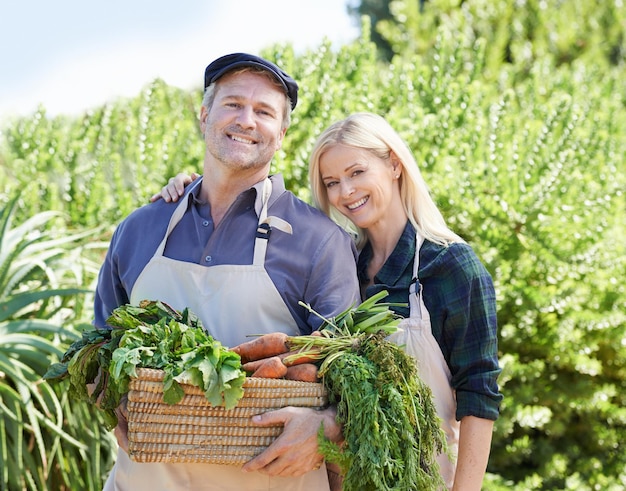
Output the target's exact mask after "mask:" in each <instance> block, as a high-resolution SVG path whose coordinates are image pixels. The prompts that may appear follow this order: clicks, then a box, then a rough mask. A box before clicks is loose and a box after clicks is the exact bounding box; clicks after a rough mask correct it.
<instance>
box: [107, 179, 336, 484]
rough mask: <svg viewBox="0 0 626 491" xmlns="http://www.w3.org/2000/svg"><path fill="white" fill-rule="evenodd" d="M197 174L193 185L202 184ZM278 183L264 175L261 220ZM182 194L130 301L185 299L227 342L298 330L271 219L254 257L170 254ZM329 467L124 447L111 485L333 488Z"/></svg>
mask: <svg viewBox="0 0 626 491" xmlns="http://www.w3.org/2000/svg"><path fill="white" fill-rule="evenodd" d="M200 182H201V179H198V180H197V182H196V183H194V184H193V185H192V186H196V185H199V183H200ZM271 188H272V184H271V181H270V180H269V179H266V180H265V184H264V187H263V196H262V209H261V212H260V216H259V225H261V224H262V223H268V220H267V202H268V199H269V196H270V194H271ZM187 204H188V200H186V199H184V200H181V203H180V204H179V205H178V207H177V208H176V210H175V212H174V214H173V215H172V218H171V219H170V223H169V226H168V228H167V232H166V233H165V236H164V237H163V240H162V241H161V244H160V245H159V247H158V249H157V250H156V252H155V253H154V256H153V257H152V259H151V260H150V261H149V262H148V264H147V265H146V267H145V268H144V270H143V271H142V272H141V274H140V275H139V278H138V279H137V281H136V283H135V285H134V287H133V289H132V292H131V296H130V302H131V304H133V305H138V304H139V301H141V300H144V299H148V300H161V301H164V302H166V303H167V304H169V305H171V306H172V307H174V308H175V309H177V310H182V309H184V308H185V307H189V309H190V310H191V311H192V312H194V313H195V314H197V315H198V317H200V319H201V320H202V323H203V325H204V327H205V328H206V329H207V331H208V332H209V334H211V336H213V337H214V338H215V339H216V340H218V341H220V342H221V343H222V344H223V345H224V346H228V347H231V346H236V345H238V344H240V343H243V342H245V341H249V338H246V335H247V334H265V333H270V332H277V331H282V332H285V333H287V334H289V335H295V334H298V332H297V327H296V325H295V321H294V320H293V317H292V315H291V313H290V312H289V309H288V308H287V306H286V305H285V303H284V302H283V300H282V298H281V296H280V294H279V293H278V291H277V290H276V287H275V286H274V283H273V282H272V280H271V279H270V277H269V275H268V274H267V271H266V270H265V267H264V262H265V251H266V249H267V242H268V237H269V234H268V233H267V232H268V227H261V226H259V229H258V231H257V238H256V240H255V246H254V261H253V264H251V265H218V266H211V267H205V266H201V265H199V264H195V263H188V262H184V261H177V260H174V259H170V258H167V257H165V256H164V255H163V252H164V250H165V243H166V241H167V238H168V236H169V234H170V233H171V231H172V230H173V229H174V227H175V226H176V224H177V223H178V222H179V221H180V219H181V218H182V216H183V215H184V213H185V211H186V210H187ZM328 489H329V487H328V478H327V475H326V467H325V466H324V465H323V466H322V467H321V468H320V469H319V470H316V471H311V472H308V473H307V474H305V475H304V476H301V477H295V478H291V477H290V478H286V477H269V476H266V475H264V474H261V473H259V472H252V473H245V472H242V471H241V468H240V467H239V466H234V465H212V464H185V463H175V464H163V463H136V462H133V461H132V460H130V458H129V456H128V454H127V453H126V452H124V450H122V449H121V448H120V449H119V451H118V454H117V461H116V463H115V466H114V467H113V470H112V471H111V474H110V476H109V478H108V480H107V482H106V484H105V486H104V491H143V490H145V491H160V490H162V491H175V490H181V491H196V490H215V491H217V490H220V491H224V490H233V491H242V490H247V491H250V490H254V491H256V490H259V491H260V490H281V491H283V490H288V491H308V490H316V491H317V490H328Z"/></svg>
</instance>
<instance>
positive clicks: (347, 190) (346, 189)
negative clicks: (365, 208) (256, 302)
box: [341, 181, 354, 196]
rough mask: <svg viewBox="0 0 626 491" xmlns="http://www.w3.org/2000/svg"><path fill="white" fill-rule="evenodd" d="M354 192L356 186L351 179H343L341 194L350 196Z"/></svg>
mask: <svg viewBox="0 0 626 491" xmlns="http://www.w3.org/2000/svg"><path fill="white" fill-rule="evenodd" d="M352 193H354V186H353V185H352V183H351V182H350V181H342V182H341V194H342V195H343V196H350V195H351V194H352Z"/></svg>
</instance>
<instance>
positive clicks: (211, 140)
mask: <svg viewBox="0 0 626 491" xmlns="http://www.w3.org/2000/svg"><path fill="white" fill-rule="evenodd" d="M217 84H218V85H217V86H216V91H215V98H214V100H213V104H212V105H211V108H210V109H209V110H208V111H207V110H206V109H205V108H202V112H201V114H200V128H201V130H202V132H203V133H204V139H205V143H206V149H207V153H208V154H209V155H210V156H211V157H212V158H213V159H215V160H217V161H218V162H219V163H220V164H221V165H223V166H225V167H228V168H229V169H231V170H244V169H247V170H253V169H254V170H258V169H261V168H263V167H266V166H267V168H268V170H269V163H270V161H271V160H272V157H273V156H274V153H276V151H277V150H278V149H279V148H280V146H281V145H282V141H283V137H284V136H285V132H286V129H283V128H282V127H281V123H282V121H283V110H284V108H285V94H284V93H283V92H282V91H281V90H280V88H278V87H277V86H276V85H274V84H273V83H272V82H271V81H270V80H269V79H267V78H266V77H264V76H263V75H260V74H255V73H250V72H244V73H234V74H226V75H224V76H223V77H222V78H220V80H219V81H218V82H217Z"/></svg>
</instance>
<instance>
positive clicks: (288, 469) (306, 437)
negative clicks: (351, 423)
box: [242, 407, 342, 477]
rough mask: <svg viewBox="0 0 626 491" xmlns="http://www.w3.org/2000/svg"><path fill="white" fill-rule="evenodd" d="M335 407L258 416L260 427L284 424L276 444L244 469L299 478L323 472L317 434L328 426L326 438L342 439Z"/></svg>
mask: <svg viewBox="0 0 626 491" xmlns="http://www.w3.org/2000/svg"><path fill="white" fill-rule="evenodd" d="M336 415H337V411H336V409H335V408H334V407H329V408H327V409H324V410H321V411H319V410H315V409H310V408H300V407H286V408H282V409H278V410H276V411H269V412H267V413H265V414H261V415H258V416H254V417H253V418H252V422H253V423H254V424H257V425H259V426H270V425H276V424H282V425H284V429H283V432H282V433H281V434H280V436H279V437H278V438H277V439H276V440H274V442H273V443H272V444H271V445H270V446H269V447H267V449H265V451H264V452H263V453H262V454H260V455H257V456H256V457H255V458H254V459H252V460H250V461H249V462H247V463H246V464H245V465H244V466H243V468H242V470H244V471H246V472H254V471H258V472H261V473H262V474H266V475H269V476H282V477H297V476H301V475H303V474H306V473H307V472H310V471H312V470H316V469H319V468H320V466H321V465H322V463H323V461H324V459H323V457H322V456H321V455H320V453H319V451H318V445H317V433H318V431H319V429H320V426H321V425H322V424H323V425H324V435H325V436H326V438H328V439H330V440H331V441H334V442H340V441H341V440H342V433H341V427H340V426H339V425H338V424H337V422H336V421H335V417H336Z"/></svg>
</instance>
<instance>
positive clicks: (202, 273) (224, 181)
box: [95, 53, 359, 491]
mask: <svg viewBox="0 0 626 491" xmlns="http://www.w3.org/2000/svg"><path fill="white" fill-rule="evenodd" d="M297 97H298V86H297V84H296V82H295V81H294V80H293V79H292V78H291V77H290V76H289V75H287V74H286V73H285V72H284V71H282V70H281V69H280V68H279V67H277V66H276V65H274V64H273V63H270V62H269V61H267V60H264V59H262V58H259V57H256V56H253V55H249V54H246V53H234V54H230V55H226V56H223V57H221V58H218V59H217V60H215V61H214V62H212V63H211V64H210V65H209V66H208V67H207V68H206V71H205V95H204V100H203V104H202V108H201V111H200V129H201V131H202V134H203V136H204V142H205V146H206V150H205V156H204V172H203V178H202V179H198V180H197V181H195V182H194V184H193V185H192V186H189V188H188V189H187V191H186V194H185V195H184V196H183V198H181V200H180V201H179V202H170V203H168V202H166V201H164V200H160V201H158V202H157V203H154V204H150V205H147V206H144V207H142V208H140V209H138V210H136V211H135V212H133V213H132V214H131V215H130V216H129V217H128V218H126V219H125V220H124V221H123V222H122V223H121V224H120V225H119V226H118V228H117V230H116V231H115V234H114V236H113V238H112V240H111V245H110V248H109V251H108V253H107V256H106V259H105V262H104V264H103V266H102V269H101V271H100V275H99V280H98V287H97V290H96V297H95V325H96V326H97V327H104V326H105V322H106V319H107V318H108V316H109V315H110V314H111V312H112V311H113V309H115V308H116V307H118V306H120V305H123V304H126V303H132V304H137V303H138V302H139V301H140V300H143V299H152V300H162V301H165V302H166V303H168V304H170V305H171V306H173V307H174V308H177V309H181V310H182V309H183V308H185V307H189V308H190V309H191V310H192V311H193V312H195V313H196V314H198V315H199V317H200V318H201V319H202V321H203V324H204V326H205V327H206V328H207V330H208V331H209V333H210V334H211V335H212V336H213V337H215V338H216V339H217V340H219V341H221V342H222V344H224V345H226V346H231V347H233V346H236V345H238V344H241V343H243V342H245V341H247V340H249V338H246V336H247V335H249V334H264V333H270V332H275V331H282V332H285V333H287V334H290V335H297V334H310V333H311V332H312V331H314V330H316V329H317V328H318V327H319V325H320V323H321V321H320V319H319V318H318V317H317V316H316V315H314V314H311V313H310V312H309V311H308V310H307V309H305V308H303V307H301V306H300V305H299V302H300V301H302V302H304V303H306V304H309V305H310V306H311V307H312V308H313V310H315V311H316V312H318V313H320V314H322V315H324V316H332V315H335V314H337V313H339V312H340V311H342V310H345V309H346V308H348V307H349V306H350V305H352V304H355V303H358V302H359V289H358V283H357V276H356V268H355V257H356V251H355V249H354V246H353V242H352V241H351V239H350V237H349V236H348V235H347V234H346V233H345V232H344V231H342V230H341V229H340V228H339V227H338V226H337V225H335V224H334V223H333V222H332V221H330V220H329V219H328V218H327V217H326V216H324V215H323V214H322V213H321V212H319V211H317V210H315V209H314V208H312V207H310V206H309V205H307V204H306V203H304V202H302V201H300V200H298V199H297V198H296V197H295V196H294V195H293V194H292V193H290V192H288V191H286V190H285V187H284V183H283V180H282V178H281V177H280V176H279V175H275V176H269V170H270V163H271V160H272V158H273V156H274V154H275V152H276V151H277V150H278V149H279V148H280V147H281V144H282V141H283V138H284V136H285V133H286V131H287V128H288V126H289V122H290V113H291V111H292V110H293V109H294V108H295V106H296V104H297ZM334 416H335V413H334V410H333V409H332V408H330V409H327V410H324V411H314V410H310V409H304V408H293V407H291V408H284V409H281V410H278V411H275V412H272V413H266V414H265V415H263V416H261V417H259V418H255V422H256V423H258V424H260V425H264V424H265V425H267V424H275V423H276V422H279V423H282V424H284V430H283V433H282V434H281V436H280V437H279V438H278V439H277V440H276V441H275V442H274V443H273V444H272V445H271V446H270V447H268V449H266V451H265V452H263V453H262V454H261V455H259V456H257V457H256V458H254V459H253V460H251V461H250V462H248V463H247V464H246V465H245V466H244V467H243V468H239V467H235V466H220V465H208V464H160V463H156V464H144V463H135V462H132V461H131V460H130V458H129V457H128V454H127V453H126V450H127V440H126V427H125V424H124V423H125V421H124V418H121V421H120V424H119V425H118V427H117V428H116V430H115V431H116V436H117V438H118V441H119V443H120V450H119V452H118V458H117V462H116V464H115V467H114V469H113V471H112V473H111V475H110V476H109V479H108V481H107V484H106V485H105V490H106V491H110V490H120V491H126V490H133V491H137V490H143V489H146V490H150V491H157V490H167V491H172V490H177V489H181V490H183V489H184V490H196V489H203V490H204V489H211V490H212V489H215V490H218V489H219V490H226V489H232V490H244V489H245V490H257V489H258V490H261V489H280V490H292V489H293V490H309V489H311V490H316V491H317V490H324V489H328V480H327V477H326V470H325V466H323V465H321V464H322V457H321V455H320V454H319V453H318V451H317V431H318V429H319V427H320V424H322V423H323V424H324V428H325V430H326V436H327V437H329V438H331V439H334V440H338V439H339V438H340V437H341V430H340V428H339V427H338V425H337V424H336V422H335V420H334Z"/></svg>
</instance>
